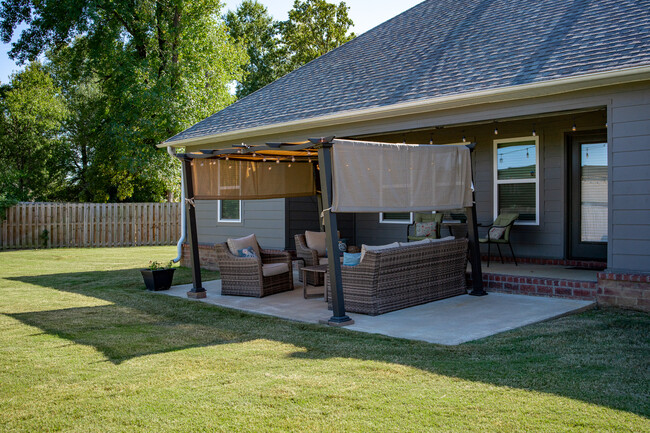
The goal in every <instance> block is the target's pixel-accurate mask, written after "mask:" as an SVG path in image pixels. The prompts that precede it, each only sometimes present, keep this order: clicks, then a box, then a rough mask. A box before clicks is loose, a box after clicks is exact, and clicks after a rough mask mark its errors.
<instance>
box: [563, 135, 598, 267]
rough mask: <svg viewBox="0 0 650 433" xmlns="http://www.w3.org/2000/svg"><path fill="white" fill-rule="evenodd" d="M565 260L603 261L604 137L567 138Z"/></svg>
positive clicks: (573, 136) (574, 136)
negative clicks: (567, 239)
mask: <svg viewBox="0 0 650 433" xmlns="http://www.w3.org/2000/svg"><path fill="white" fill-rule="evenodd" d="M568 183H569V195H568V196H569V224H568V225H569V230H568V232H569V256H570V257H571V258H574V259H587V260H603V261H604V260H606V259H607V134H606V133H605V132H602V133H590V134H586V133H585V134H574V135H571V136H570V137H569V182H568Z"/></svg>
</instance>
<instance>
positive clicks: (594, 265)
mask: <svg viewBox="0 0 650 433" xmlns="http://www.w3.org/2000/svg"><path fill="white" fill-rule="evenodd" d="M487 259H488V256H487V255H482V256H481V261H483V262H487ZM503 261H504V262H507V263H513V262H514V260H513V259H512V256H506V255H504V256H503ZM490 262H491V263H501V259H500V258H499V256H492V255H491V256H490ZM517 263H529V264H531V265H554V266H575V267H579V268H585V269H605V267H606V266H607V264H606V263H605V262H598V261H588V260H566V259H539V258H533V257H517Z"/></svg>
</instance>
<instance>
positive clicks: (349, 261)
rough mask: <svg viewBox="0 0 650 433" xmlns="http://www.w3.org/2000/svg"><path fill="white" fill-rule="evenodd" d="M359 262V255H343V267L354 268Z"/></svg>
mask: <svg viewBox="0 0 650 433" xmlns="http://www.w3.org/2000/svg"><path fill="white" fill-rule="evenodd" d="M359 262H361V253H343V265H344V266H356V265H358V264H359Z"/></svg>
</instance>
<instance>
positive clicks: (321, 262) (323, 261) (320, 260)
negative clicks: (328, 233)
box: [318, 257, 329, 265]
mask: <svg viewBox="0 0 650 433" xmlns="http://www.w3.org/2000/svg"><path fill="white" fill-rule="evenodd" d="M328 263H329V262H328V261H327V257H319V258H318V264H319V265H327V264H328Z"/></svg>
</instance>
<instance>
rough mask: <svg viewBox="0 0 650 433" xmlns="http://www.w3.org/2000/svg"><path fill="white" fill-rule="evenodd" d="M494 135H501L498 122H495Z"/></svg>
mask: <svg viewBox="0 0 650 433" xmlns="http://www.w3.org/2000/svg"><path fill="white" fill-rule="evenodd" d="M494 135H499V128H497V122H494Z"/></svg>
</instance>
